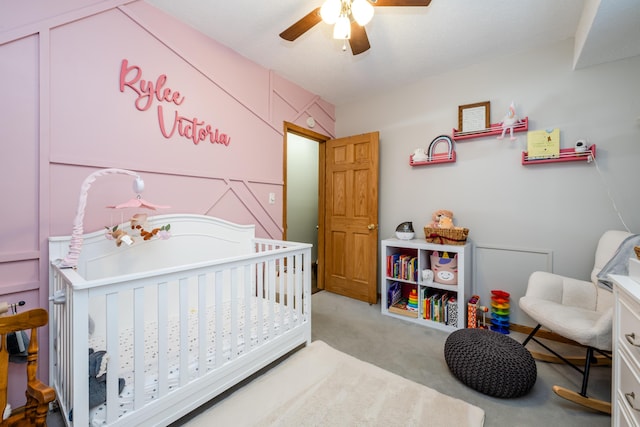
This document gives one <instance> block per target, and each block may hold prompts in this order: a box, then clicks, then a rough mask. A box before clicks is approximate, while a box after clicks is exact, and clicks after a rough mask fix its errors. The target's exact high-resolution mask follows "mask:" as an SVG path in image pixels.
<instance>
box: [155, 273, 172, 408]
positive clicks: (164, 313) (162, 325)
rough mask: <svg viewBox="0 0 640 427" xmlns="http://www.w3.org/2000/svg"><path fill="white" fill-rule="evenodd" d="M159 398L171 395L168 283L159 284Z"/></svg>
mask: <svg viewBox="0 0 640 427" xmlns="http://www.w3.org/2000/svg"><path fill="white" fill-rule="evenodd" d="M157 304H158V330H157V331H155V333H157V334H158V335H157V338H158V355H157V357H158V372H157V373H156V374H157V375H158V396H159V397H162V396H166V395H167V394H168V393H169V376H168V375H167V374H168V372H169V362H168V360H167V355H168V353H169V338H168V334H169V296H168V283H167V282H162V283H160V284H158V301H157Z"/></svg>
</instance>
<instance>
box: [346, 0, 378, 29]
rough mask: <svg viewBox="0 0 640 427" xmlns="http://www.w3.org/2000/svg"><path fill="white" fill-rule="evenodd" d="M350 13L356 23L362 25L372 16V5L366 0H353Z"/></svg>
mask: <svg viewBox="0 0 640 427" xmlns="http://www.w3.org/2000/svg"><path fill="white" fill-rule="evenodd" d="M351 13H352V14H353V19H355V20H356V22H357V23H358V25H360V26H361V27H364V26H365V25H367V24H368V23H369V21H371V18H373V6H372V5H371V3H369V2H368V1H367V0H353V3H352V4H351Z"/></svg>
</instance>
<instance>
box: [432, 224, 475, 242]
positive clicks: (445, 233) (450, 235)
mask: <svg viewBox="0 0 640 427" xmlns="http://www.w3.org/2000/svg"><path fill="white" fill-rule="evenodd" d="M468 235H469V229H468V228H432V227H425V228H424V237H425V239H427V242H429V243H437V244H440V245H464V244H465V243H467V236H468Z"/></svg>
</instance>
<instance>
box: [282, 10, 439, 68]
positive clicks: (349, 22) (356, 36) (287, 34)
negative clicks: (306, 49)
mask: <svg viewBox="0 0 640 427" xmlns="http://www.w3.org/2000/svg"><path fill="white" fill-rule="evenodd" d="M430 3H431V0H325V2H324V3H323V4H322V6H321V7H317V8H315V9H314V10H312V11H311V12H309V13H308V14H307V15H305V16H304V17H302V18H301V19H300V20H299V21H298V22H296V23H295V24H293V25H292V26H290V27H289V28H287V29H286V30H284V31H283V32H281V33H280V37H282V38H283V39H285V40H288V41H291V42H292V41H294V40H295V39H297V38H298V37H300V36H301V35H303V34H304V33H306V32H307V31H309V30H310V29H311V28H313V27H314V26H315V25H316V24H317V23H318V22H320V21H325V22H326V23H327V24H330V25H334V27H333V38H334V39H341V40H344V41H345V44H344V46H343V48H342V50H346V48H347V45H346V41H347V40H349V45H350V46H351V52H352V53H353V54H354V55H358V54H360V53H362V52H365V51H367V50H369V48H370V47H371V45H370V44H369V38H368V37H367V32H366V31H365V29H364V26H365V25H366V24H367V23H368V22H369V21H370V20H371V18H372V17H373V6H429V4H430Z"/></svg>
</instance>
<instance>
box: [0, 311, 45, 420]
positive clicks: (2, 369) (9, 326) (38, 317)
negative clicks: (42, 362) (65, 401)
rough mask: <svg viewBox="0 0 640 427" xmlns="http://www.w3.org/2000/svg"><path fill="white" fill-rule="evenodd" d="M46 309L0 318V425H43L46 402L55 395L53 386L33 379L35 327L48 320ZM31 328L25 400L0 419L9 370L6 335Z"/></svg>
mask: <svg viewBox="0 0 640 427" xmlns="http://www.w3.org/2000/svg"><path fill="white" fill-rule="evenodd" d="M48 317H49V316H48V314H47V311H46V310H43V309H41V308H36V309H34V310H29V311H25V312H24V313H20V314H16V315H12V316H1V317H0V426H1V427H5V426H7V427H8V426H46V425H47V412H48V411H49V403H51V402H53V400H55V398H56V392H55V391H54V390H53V388H51V387H49V386H48V385H47V384H45V383H43V382H42V381H40V380H39V379H37V378H36V374H37V371H38V328H39V327H41V326H45V325H46V324H47V320H48ZM23 330H31V339H30V340H29V347H28V349H27V363H26V365H27V390H26V392H25V394H26V396H27V403H26V404H25V405H24V406H23V407H20V408H16V409H14V410H13V411H12V413H11V416H10V417H9V418H7V419H6V420H2V414H3V413H4V410H5V408H6V406H7V386H8V371H9V350H8V348H7V334H9V333H11V332H17V333H20V331H23Z"/></svg>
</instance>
